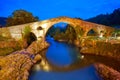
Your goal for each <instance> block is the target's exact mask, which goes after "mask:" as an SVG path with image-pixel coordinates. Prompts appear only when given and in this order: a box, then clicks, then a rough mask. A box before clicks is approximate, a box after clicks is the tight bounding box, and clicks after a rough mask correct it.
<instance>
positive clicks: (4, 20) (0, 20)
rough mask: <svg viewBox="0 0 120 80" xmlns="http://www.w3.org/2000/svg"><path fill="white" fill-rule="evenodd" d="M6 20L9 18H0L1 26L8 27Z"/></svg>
mask: <svg viewBox="0 0 120 80" xmlns="http://www.w3.org/2000/svg"><path fill="white" fill-rule="evenodd" d="M6 20H7V18H5V17H0V25H2V26H5V25H6Z"/></svg>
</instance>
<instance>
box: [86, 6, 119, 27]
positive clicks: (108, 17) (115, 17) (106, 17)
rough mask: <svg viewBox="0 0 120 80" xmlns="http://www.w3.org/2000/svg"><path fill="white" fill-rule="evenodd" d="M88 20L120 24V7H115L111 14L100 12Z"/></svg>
mask: <svg viewBox="0 0 120 80" xmlns="http://www.w3.org/2000/svg"><path fill="white" fill-rule="evenodd" d="M86 21H89V22H94V23H97V24H103V25H108V26H118V25H120V8H118V9H115V10H114V11H113V12H112V13H111V14H100V15H98V16H96V17H93V18H90V19H87V20H86Z"/></svg>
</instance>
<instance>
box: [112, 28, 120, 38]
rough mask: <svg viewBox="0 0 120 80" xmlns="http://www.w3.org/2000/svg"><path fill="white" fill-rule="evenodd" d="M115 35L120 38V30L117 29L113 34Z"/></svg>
mask: <svg viewBox="0 0 120 80" xmlns="http://www.w3.org/2000/svg"><path fill="white" fill-rule="evenodd" d="M113 35H114V37H117V36H120V29H116V30H115V31H114V32H113Z"/></svg>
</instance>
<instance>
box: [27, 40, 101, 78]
mask: <svg viewBox="0 0 120 80" xmlns="http://www.w3.org/2000/svg"><path fill="white" fill-rule="evenodd" d="M48 42H50V44H51V45H50V47H49V48H48V49H47V50H46V51H43V52H40V54H41V55H42V60H41V62H39V63H38V64H37V67H36V68H34V70H33V71H32V72H31V74H30V77H29V80H100V77H99V76H98V75H97V73H96V70H95V68H94V66H93V65H90V64H91V63H88V64H87V59H86V56H85V57H81V54H80V53H79V49H78V48H76V47H75V46H73V45H69V44H66V43H60V42H56V41H54V40H49V41H48ZM87 65H89V66H87ZM85 66H87V67H85Z"/></svg>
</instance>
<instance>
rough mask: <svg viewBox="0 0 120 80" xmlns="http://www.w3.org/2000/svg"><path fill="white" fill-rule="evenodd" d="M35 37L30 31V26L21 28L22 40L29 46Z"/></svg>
mask: <svg viewBox="0 0 120 80" xmlns="http://www.w3.org/2000/svg"><path fill="white" fill-rule="evenodd" d="M36 39H37V38H36V36H35V35H34V34H33V33H32V32H31V28H30V26H26V27H25V28H24V30H23V41H25V42H26V43H27V45H28V46H29V45H30V44H31V43H32V42H33V41H35V40H36Z"/></svg>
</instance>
